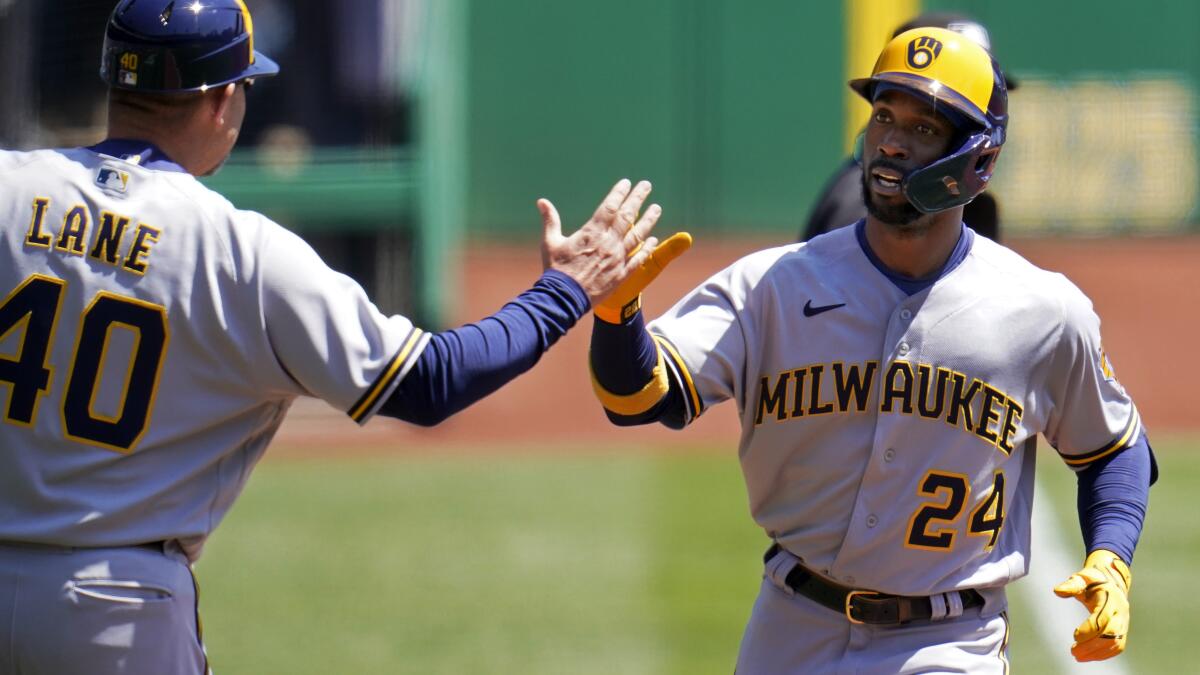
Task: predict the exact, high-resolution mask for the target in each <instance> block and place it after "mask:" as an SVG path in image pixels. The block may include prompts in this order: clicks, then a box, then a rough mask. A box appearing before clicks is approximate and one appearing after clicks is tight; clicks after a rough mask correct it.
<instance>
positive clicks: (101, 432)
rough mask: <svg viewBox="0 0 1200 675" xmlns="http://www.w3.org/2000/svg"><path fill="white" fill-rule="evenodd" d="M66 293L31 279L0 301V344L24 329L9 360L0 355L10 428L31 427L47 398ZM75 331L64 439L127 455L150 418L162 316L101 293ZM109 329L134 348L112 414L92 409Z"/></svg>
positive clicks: (58, 283) (163, 335)
mask: <svg viewBox="0 0 1200 675" xmlns="http://www.w3.org/2000/svg"><path fill="white" fill-rule="evenodd" d="M66 286H67V284H66V282H65V281H63V280H61V279H55V278H53V277H47V276H43V275H40V274H34V275H32V276H30V277H29V278H27V279H25V281H24V282H23V283H22V284H21V285H20V286H18V287H17V288H16V289H15V290H13V292H12V293H9V294H8V297H6V298H4V300H3V302H0V345H4V344H5V343H6V341H7V340H8V339H9V338H10V337H13V336H15V335H16V331H17V330H19V329H21V328H22V327H24V335H23V336H22V337H21V340H20V347H19V348H18V349H17V351H16V353H15V355H11V354H5V353H3V352H0V386H3V385H8V387H9V388H10V390H11V391H10V393H9V399H8V406H7V408H6V409H5V411H4V419H5V420H7V421H8V422H11V423H14V424H18V425H21V426H32V425H33V423H34V419H35V417H36V415H37V408H38V402H39V400H40V398H41V396H42V395H43V394H46V393H47V392H49V391H50V385H51V381H52V379H53V375H54V372H53V368H52V367H51V364H50V347H51V345H52V344H53V337H54V331H55V329H56V327H57V325H58V320H59V311H60V309H61V307H62V299H63V292H64V290H65V289H66ZM78 324H79V333H78V335H77V336H76V338H75V352H74V354H73V355H72V357H71V362H70V366H69V367H68V369H67V370H68V372H67V375H66V378H67V379H66V382H67V388H66V392H65V394H64V395H63V399H62V410H61V412H62V425H63V433H64V434H65V435H66V437H67V438H70V439H72V440H76V441H81V442H84V443H89V444H93V445H98V446H101V447H104V448H109V449H111V450H116V451H118V452H129V451H130V450H131V449H132V448H133V446H134V445H135V444H136V443H137V441H138V439H140V438H141V436H142V434H143V433H144V432H145V430H146V425H147V423H148V422H149V419H150V409H151V408H152V406H153V403H154V394H155V390H156V388H157V386H158V376H159V373H160V372H161V369H162V363H163V356H164V355H165V353H166V349H167V311H166V309H165V308H163V307H160V306H158V305H154V304H151V303H148V302H143V301H141V300H135V299H133V298H127V297H123V296H120V295H116V294H114V293H109V292H106V291H102V292H100V293H97V294H96V296H95V297H94V298H92V300H91V302H90V303H89V304H88V306H87V308H86V309H85V310H84V311H83V314H82V316H80V318H79V322H78ZM115 330H126V331H130V332H131V333H132V337H133V342H132V345H133V347H132V350H131V354H130V359H129V363H128V364H127V365H126V372H125V379H124V381H123V386H122V387H121V391H122V396H121V400H120V402H119V405H117V406H116V407H115V409H116V411H117V412H116V414H115V415H114V414H105V413H103V412H99V411H97V410H96V395H97V388H98V386H99V384H100V378H101V375H102V373H101V371H102V369H103V367H104V365H105V364H106V363H107V362H108V359H107V352H108V348H109V343H110V340H111V339H112V336H113V333H114V331H115ZM109 408H110V410H109V412H111V408H112V407H111V406H109Z"/></svg>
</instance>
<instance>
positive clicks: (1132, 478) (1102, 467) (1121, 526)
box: [1078, 433, 1153, 564]
mask: <svg viewBox="0 0 1200 675" xmlns="http://www.w3.org/2000/svg"><path fill="white" fill-rule="evenodd" d="M1151 452H1152V451H1151V449H1150V443H1149V440H1148V439H1147V438H1146V434H1145V433H1143V434H1142V435H1141V437H1140V438H1139V439H1138V440H1137V442H1136V443H1134V444H1133V445H1131V446H1130V447H1128V448H1126V449H1125V450H1123V451H1121V452H1118V453H1116V454H1115V455H1112V456H1110V457H1106V458H1104V459H1102V460H1100V461H1098V462H1096V463H1095V464H1093V465H1091V466H1089V467H1088V468H1087V469H1085V470H1083V471H1081V472H1080V473H1079V495H1078V506H1079V524H1080V527H1081V529H1082V531H1083V540H1084V544H1085V546H1086V548H1087V550H1088V551H1089V552H1090V551H1094V550H1096V549H1108V550H1110V551H1112V552H1114V553H1116V554H1117V555H1119V556H1120V557H1121V559H1122V560H1124V561H1125V562H1126V563H1130V564H1132V563H1133V552H1134V549H1135V548H1136V547H1137V543H1138V538H1139V537H1140V536H1141V532H1142V523H1143V521H1144V520H1145V517H1146V504H1147V502H1148V501H1149V497H1150V484H1151V479H1152V469H1151V466H1152V461H1153V460H1152V454H1151Z"/></svg>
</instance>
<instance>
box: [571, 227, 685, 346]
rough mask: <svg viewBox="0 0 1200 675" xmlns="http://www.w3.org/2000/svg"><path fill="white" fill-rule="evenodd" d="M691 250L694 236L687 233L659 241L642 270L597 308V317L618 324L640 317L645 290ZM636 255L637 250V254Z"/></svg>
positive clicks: (637, 270)
mask: <svg viewBox="0 0 1200 675" xmlns="http://www.w3.org/2000/svg"><path fill="white" fill-rule="evenodd" d="M691 247H692V235H690V234H688V233H687V232H676V233H675V234H673V235H671V236H670V237H667V238H666V240H665V241H662V242H659V244H658V246H656V247H654V251H653V252H652V253H651V254H650V255H649V256H647V257H646V261H645V262H644V263H642V265H641V267H638V268H637V269H636V270H634V271H633V273H632V274H630V275H629V277H628V278H627V279H625V281H623V282H621V285H620V286H617V290H615V291H613V292H612V295H610V296H608V297H607V298H605V299H604V301H603V302H600V303H599V304H597V305H596V307H595V312H596V318H598V319H600V320H601V321H605V322H607V323H615V324H619V323H623V322H624V321H625V320H626V319H628V318H629V317H631V316H633V315H634V314H637V312H638V310H640V309H641V308H642V290H643V289H645V288H646V287H647V286H649V285H650V282H652V281H654V280H655V278H657V277H658V275H659V274H660V273H662V271H663V270H665V269H666V268H667V265H670V264H671V261H672V260H675V259H676V258H678V257H679V256H681V255H683V254H684V253H686V252H687V250H688V249H689V248H691ZM636 253H637V251H636V250H635V251H634V254H636Z"/></svg>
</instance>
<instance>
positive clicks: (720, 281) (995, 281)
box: [590, 28, 1156, 675]
mask: <svg viewBox="0 0 1200 675" xmlns="http://www.w3.org/2000/svg"><path fill="white" fill-rule="evenodd" d="M850 84H851V86H852V87H853V89H854V91H856V92H858V93H859V94H861V95H862V96H863V98H865V99H866V100H867V101H868V102H870V104H871V106H872V110H871V117H870V121H869V123H868V126H867V130H866V135H865V142H864V151H863V158H862V159H863V171H862V176H861V182H862V186H863V189H864V192H865V194H866V197H867V207H868V211H867V216H866V217H865V218H864V219H862V220H859V221H858V222H857V223H855V224H853V226H851V227H844V228H840V229H837V230H834V231H832V232H830V233H828V234H825V235H822V236H819V237H816V238H815V239H813V240H812V241H810V242H808V243H803V244H792V245H789V246H784V247H780V248H774V249H769V250H765V251H760V252H758V253H754V254H751V255H749V256H747V257H745V258H743V259H741V260H739V261H738V262H736V263H734V264H733V265H732V266H730V267H729V268H727V269H725V270H724V271H722V272H719V273H718V274H716V275H715V276H713V277H712V278H710V279H709V280H708V281H707V282H705V283H704V284H703V285H701V286H700V287H698V288H696V289H695V290H694V291H692V292H691V293H690V294H689V295H687V296H685V297H684V298H683V299H682V300H680V301H679V302H678V303H677V304H676V305H675V306H674V307H673V308H671V309H670V310H669V311H667V312H666V314H664V315H663V316H661V317H659V318H658V319H656V320H654V321H653V322H651V323H650V324H649V326H648V327H647V326H645V325H644V323H643V318H642V316H641V313H640V311H639V305H640V301H639V297H640V296H639V295H638V291H640V290H641V289H642V287H643V286H644V283H643V285H642V286H635V285H631V284H633V282H634V281H638V282H645V283H648V282H649V280H650V279H651V278H652V277H642V278H638V279H633V280H631V281H630V282H626V287H623V288H622V289H620V290H619V292H618V293H619V295H618V296H617V297H616V298H615V300H614V301H623V302H625V303H626V304H625V305H624V306H623V307H622V308H621V309H620V311H616V312H611V311H608V309H607V308H606V309H605V310H604V311H601V308H598V309H597V311H596V322H595V324H594V328H593V333H592V347H591V354H590V363H591V368H592V373H593V379H594V384H595V390H596V394H597V396H598V397H599V399H600V401H601V402H602V403H603V405H604V408H605V409H606V411H607V413H608V415H609V417H610V419H611V420H612V421H613V422H615V423H617V424H621V425H632V424H642V423H647V422H650V421H659V422H661V423H663V424H666V425H668V426H670V427H676V428H681V427H683V426H685V425H687V424H688V423H690V422H691V421H692V420H694V419H695V418H696V417H697V416H699V415H701V414H702V413H703V412H704V411H705V410H707V409H708V408H710V407H712V406H714V405H716V404H717V403H719V402H721V401H724V400H726V399H733V400H734V401H735V402H736V403H737V408H738V414H739V416H740V419H741V424H742V434H741V440H740V445H739V448H738V457H739V459H740V461H741V465H742V470H743V473H744V475H745V481H746V487H747V490H748V492H749V505H750V511H751V514H752V516H753V517H754V519H755V521H756V522H757V523H758V524H759V525H760V526H761V527H762V528H763V530H764V531H765V532H766V534H767V536H768V537H770V538H771V540H772V542H771V545H770V547H769V549H768V551H767V554H766V556H765V571H764V578H763V582H762V586H761V590H760V594H759V596H758V600H757V602H756V604H755V606H754V610H753V613H752V615H751V617H750V620H749V623H748V625H747V627H746V631H745V635H744V637H743V640H742V644H741V649H740V653H739V655H738V659H737V672H738V673H739V675H753V674H756V673H806V674H807V673H880V674H884V673H887V674H895V673H924V672H960V673H1003V672H1007V670H1008V663H1007V657H1006V653H1007V648H1008V635H1009V625H1008V618H1007V615H1006V612H1005V609H1006V601H1005V594H1004V587H1005V585H1006V584H1008V583H1009V582H1011V581H1013V580H1014V579H1017V578H1019V577H1021V576H1022V575H1024V574H1025V573H1026V571H1027V569H1028V564H1029V555H1030V551H1029V534H1030V506H1031V501H1032V498H1033V485H1034V480H1033V477H1034V476H1033V474H1034V454H1035V453H1034V443H1035V437H1036V435H1037V434H1039V433H1040V434H1043V435H1044V436H1045V438H1046V439H1047V440H1048V441H1049V443H1050V444H1051V445H1052V446H1053V447H1054V449H1055V450H1056V451H1057V453H1058V455H1059V457H1061V459H1062V460H1063V461H1064V462H1065V463H1066V464H1067V465H1068V466H1069V467H1071V468H1072V469H1074V470H1075V471H1077V472H1078V477H1079V508H1080V523H1081V529H1082V533H1083V539H1084V542H1085V545H1086V560H1085V562H1084V564H1083V567H1082V569H1081V570H1080V571H1079V572H1078V573H1076V574H1075V575H1073V576H1072V577H1070V578H1069V579H1068V580H1067V581H1065V582H1064V583H1062V584H1061V585H1059V586H1058V587H1056V588H1055V589H1054V592H1055V593H1057V594H1058V595H1060V596H1063V597H1074V598H1077V599H1078V600H1080V601H1081V602H1083V603H1084V604H1085V605H1086V606H1087V608H1088V609H1089V610H1090V616H1089V617H1088V619H1087V620H1086V621H1085V622H1084V623H1083V624H1082V625H1080V626H1079V627H1078V628H1077V629H1076V630H1075V633H1074V644H1073V645H1072V646H1071V651H1072V653H1073V654H1074V655H1075V657H1076V658H1077V659H1078V660H1080V661H1088V660H1097V659H1105V658H1109V657H1111V656H1114V655H1116V654H1118V653H1120V652H1121V651H1122V650H1123V649H1124V647H1125V641H1126V636H1127V633H1128V629H1129V587H1130V572H1129V565H1130V564H1131V563H1132V561H1133V552H1134V548H1135V546H1136V544H1137V540H1138V537H1139V535H1140V531H1141V526H1142V522H1143V518H1144V514H1145V508H1146V503H1147V497H1148V491H1149V486H1150V485H1151V483H1152V482H1153V481H1154V477H1155V474H1156V470H1155V468H1154V462H1153V455H1152V453H1151V450H1150V447H1149V443H1148V441H1147V438H1146V435H1145V432H1144V429H1143V427H1142V423H1141V418H1140V417H1139V415H1138V411H1137V408H1136V407H1135V406H1134V404H1133V401H1132V400H1131V399H1130V397H1129V396H1128V394H1127V393H1126V391H1125V390H1124V389H1123V388H1122V386H1121V385H1120V383H1119V382H1118V381H1117V379H1116V376H1115V375H1114V373H1113V369H1112V366H1111V365H1110V363H1109V361H1108V359H1107V358H1106V356H1105V353H1104V350H1103V349H1102V346H1101V341H1100V321H1099V319H1098V318H1097V316H1096V314H1095V313H1094V312H1093V310H1092V305H1091V303H1090V302H1089V301H1088V299H1087V298H1086V297H1085V296H1084V295H1083V294H1082V293H1081V292H1080V291H1079V289H1078V288H1076V287H1075V286H1074V285H1072V284H1071V283H1070V282H1069V281H1068V280H1067V279H1066V278H1064V277H1062V276H1061V275H1058V274H1053V273H1050V272H1046V271H1043V270H1040V269H1038V268H1036V267H1034V266H1033V265H1032V264H1030V263H1029V262H1027V261H1025V260H1023V259H1022V258H1021V257H1020V256H1018V255H1017V254H1016V253H1014V252H1012V251H1010V250H1009V249H1007V248H1004V247H1003V246H1001V245H999V244H997V243H995V242H992V241H990V240H988V239H986V238H984V237H980V236H976V235H975V234H974V232H973V231H972V230H970V229H969V228H966V227H965V226H964V225H963V222H962V213H963V207H964V205H965V204H967V203H968V202H969V201H970V200H971V199H972V198H974V197H975V196H977V195H978V194H979V193H980V192H981V191H982V190H983V189H984V188H985V187H986V186H987V183H988V180H989V178H990V177H991V175H992V171H993V169H994V167H995V163H996V161H997V156H998V154H999V151H1000V149H1001V147H1002V145H1003V143H1004V140H1005V129H1006V124H1007V110H1006V92H1005V88H1004V78H1003V75H1002V73H1001V71H1000V69H999V67H998V66H997V65H996V64H995V62H994V61H993V60H992V58H991V57H990V56H989V54H988V52H987V51H986V50H984V49H983V48H982V47H980V46H979V45H978V44H977V43H975V42H974V41H972V40H970V39H967V38H965V37H964V36H963V35H962V34H960V33H957V32H954V31H950V30H946V29H940V28H921V29H916V30H911V31H908V32H905V33H902V34H900V35H899V36H897V37H895V38H894V39H893V40H891V41H890V42H889V43H888V44H887V45H886V47H885V48H884V49H883V51H882V53H881V54H880V56H879V58H878V61H877V62H876V64H875V68H874V71H873V72H872V73H871V75H870V76H869V77H866V78H863V79H858V80H854V81H852V82H851V83H850ZM674 240H675V238H674V237H673V238H671V239H667V240H666V241H664V242H663V245H662V246H660V247H659V249H658V250H657V251H655V252H654V254H652V260H653V261H654V264H653V265H652V267H653V268H654V269H656V270H657V269H661V267H662V266H663V265H665V264H666V263H668V262H669V261H670V260H671V259H672V257H673V256H674V255H675V248H674V247H673V243H674ZM690 554H691V553H690V552H687V553H684V555H690Z"/></svg>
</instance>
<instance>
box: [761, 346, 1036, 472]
mask: <svg viewBox="0 0 1200 675" xmlns="http://www.w3.org/2000/svg"><path fill="white" fill-rule="evenodd" d="M876 386H880V387H881V389H880V392H879V412H880V413H881V414H900V415H915V416H918V417H922V418H925V419H929V420H942V421H943V422H944V423H946V424H948V425H950V426H952V427H956V428H958V429H961V430H962V431H963V432H965V433H970V434H973V435H975V436H976V437H978V438H979V439H981V440H983V441H984V442H986V443H988V444H989V445H992V446H994V447H995V448H996V449H998V450H1000V451H1001V452H1003V453H1004V454H1006V455H1009V454H1012V451H1013V443H1012V438H1013V435H1014V434H1015V433H1016V431H1017V427H1018V425H1019V423H1020V421H1021V416H1022V415H1023V414H1024V408H1023V407H1022V406H1021V404H1020V403H1018V402H1017V401H1015V400H1013V399H1012V398H1010V397H1009V396H1008V395H1007V394H1005V393H1004V392H1003V391H1001V390H1000V389H998V388H997V387H995V386H993V385H991V384H989V383H987V382H984V381H982V380H979V379H978V378H972V377H969V376H968V375H966V374H964V373H959V372H955V371H953V370H949V369H947V368H941V367H938V366H935V365H932V364H928V363H912V362H909V361H900V360H897V361H893V362H891V363H890V364H888V366H887V370H886V371H885V372H883V373H882V376H880V367H879V362H878V361H866V362H863V363H852V364H845V363H841V362H835V363H827V364H821V363H818V364H811V365H807V366H804V367H801V368H790V369H788V370H785V371H783V372H781V373H778V374H776V375H764V376H762V377H761V378H760V379H759V388H758V409H757V413H756V414H755V417H754V424H755V426H758V425H761V424H762V423H763V420H765V419H769V418H773V419H774V421H776V422H785V421H790V420H798V419H802V418H805V417H814V416H818V415H829V414H837V413H854V412H859V413H861V412H866V411H867V406H868V405H869V403H870V401H871V400H872V398H873V397H872V393H873V392H872V389H873V388H874V387H876Z"/></svg>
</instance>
